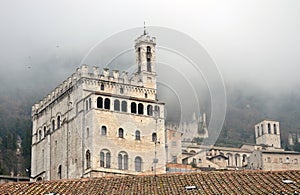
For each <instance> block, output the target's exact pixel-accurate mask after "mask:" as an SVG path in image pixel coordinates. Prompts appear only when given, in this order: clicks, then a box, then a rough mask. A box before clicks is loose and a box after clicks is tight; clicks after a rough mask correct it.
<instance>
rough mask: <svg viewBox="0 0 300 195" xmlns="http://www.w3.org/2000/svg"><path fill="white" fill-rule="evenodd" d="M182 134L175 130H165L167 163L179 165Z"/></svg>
mask: <svg viewBox="0 0 300 195" xmlns="http://www.w3.org/2000/svg"><path fill="white" fill-rule="evenodd" d="M181 139H182V133H181V132H179V131H176V130H171V129H167V130H166V143H167V144H166V149H167V150H166V152H167V163H181V157H182V155H181Z"/></svg>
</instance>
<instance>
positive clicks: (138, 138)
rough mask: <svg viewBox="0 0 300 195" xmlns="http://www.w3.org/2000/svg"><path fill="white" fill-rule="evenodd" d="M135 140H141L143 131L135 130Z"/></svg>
mask: <svg viewBox="0 0 300 195" xmlns="http://www.w3.org/2000/svg"><path fill="white" fill-rule="evenodd" d="M135 140H141V132H140V131H139V130H136V131H135Z"/></svg>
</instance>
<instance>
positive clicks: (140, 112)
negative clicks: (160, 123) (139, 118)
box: [138, 103, 144, 114]
mask: <svg viewBox="0 0 300 195" xmlns="http://www.w3.org/2000/svg"><path fill="white" fill-rule="evenodd" d="M138 114H144V105H143V104H142V103H139V104H138Z"/></svg>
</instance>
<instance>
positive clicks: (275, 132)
mask: <svg viewBox="0 0 300 195" xmlns="http://www.w3.org/2000/svg"><path fill="white" fill-rule="evenodd" d="M274 134H277V126H276V124H274Z"/></svg>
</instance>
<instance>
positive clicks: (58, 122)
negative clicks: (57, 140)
mask: <svg viewBox="0 0 300 195" xmlns="http://www.w3.org/2000/svg"><path fill="white" fill-rule="evenodd" d="M57 128H58V129H59V128H60V116H58V117H57Z"/></svg>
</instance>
